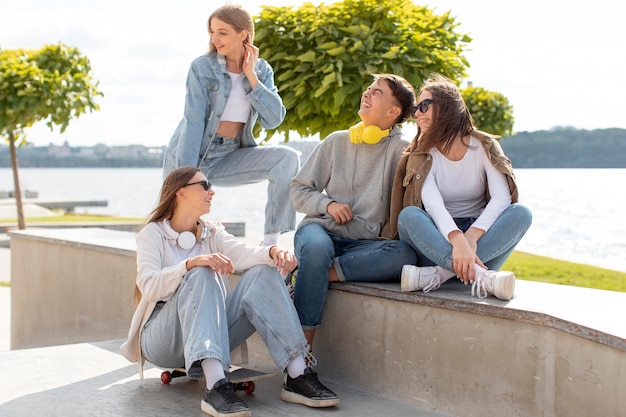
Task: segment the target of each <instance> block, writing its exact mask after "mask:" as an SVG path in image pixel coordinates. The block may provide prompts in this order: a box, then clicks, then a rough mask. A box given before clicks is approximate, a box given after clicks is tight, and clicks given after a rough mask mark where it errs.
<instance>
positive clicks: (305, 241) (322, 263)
mask: <svg viewBox="0 0 626 417" xmlns="http://www.w3.org/2000/svg"><path fill="white" fill-rule="evenodd" d="M373 77H374V82H373V83H372V84H371V85H370V86H368V87H367V89H366V90H365V91H364V92H363V94H362V96H361V105H360V108H359V112H358V114H359V117H360V118H361V122H360V123H358V124H357V125H355V126H352V127H351V128H350V129H349V130H339V131H336V132H334V133H331V134H330V135H328V136H327V137H326V138H325V139H324V140H323V141H322V142H320V144H319V145H318V146H317V148H316V149H315V150H314V151H313V153H312V154H311V156H309V158H308V159H307V161H306V163H305V164H304V166H303V167H302V169H301V170H300V172H299V173H298V174H296V176H295V177H294V178H293V180H292V182H291V201H292V203H293V206H294V208H295V209H296V211H298V212H302V213H304V214H306V216H305V218H304V219H303V220H302V222H301V223H300V224H299V225H298V228H297V230H296V234H295V237H294V248H295V254H296V257H297V259H298V272H297V280H296V285H295V292H294V303H295V306H296V310H297V311H298V315H299V317H300V323H301V324H302V328H303V330H304V334H305V337H306V339H307V342H308V343H309V345H310V346H309V349H311V346H312V344H313V338H314V335H315V329H316V328H317V327H318V326H319V325H320V324H321V320H322V314H323V311H324V305H325V303H326V293H327V290H328V282H329V281H331V282H332V281H361V282H368V281H369V282H371V281H376V282H381V281H391V280H399V277H400V273H401V272H402V266H403V265H414V264H415V263H416V261H417V256H416V254H415V252H414V251H413V249H412V248H411V247H410V246H409V245H407V244H405V243H404V242H402V241H400V240H382V239H380V235H381V230H382V228H383V226H384V225H385V223H386V222H387V221H388V220H389V207H390V198H391V186H392V183H393V179H394V175H395V172H396V167H397V165H398V161H399V159H400V154H401V153H402V150H403V148H404V147H405V146H406V145H408V142H407V141H406V140H404V139H403V138H402V131H401V129H400V127H399V126H398V124H399V123H402V122H404V121H406V120H407V119H408V118H409V117H410V116H412V114H413V112H414V107H415V90H414V89H413V87H412V86H411V85H410V84H409V83H408V82H407V81H406V80H405V79H404V78H402V77H400V76H397V75H393V74H374V75H373Z"/></svg>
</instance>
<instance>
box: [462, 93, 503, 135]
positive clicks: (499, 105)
mask: <svg viewBox="0 0 626 417" xmlns="http://www.w3.org/2000/svg"><path fill="white" fill-rule="evenodd" d="M461 95H462V96H463V100H465V104H467V107H468V108H469V110H470V113H471V114H472V117H473V118H474V124H475V125H476V127H477V128H478V129H480V130H484V131H485V132H489V133H493V134H496V135H500V136H508V135H511V134H512V132H513V122H514V120H513V107H512V106H511V105H510V104H509V100H508V99H507V98H506V97H504V96H503V95H502V94H500V93H497V92H493V91H488V90H485V89H483V88H479V87H467V88H464V89H462V90H461Z"/></svg>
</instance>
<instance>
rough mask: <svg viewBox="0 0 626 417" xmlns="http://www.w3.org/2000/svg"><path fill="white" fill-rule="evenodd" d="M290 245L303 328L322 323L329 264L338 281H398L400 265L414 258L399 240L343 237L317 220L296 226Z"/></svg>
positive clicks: (296, 301) (414, 259)
mask: <svg viewBox="0 0 626 417" xmlns="http://www.w3.org/2000/svg"><path fill="white" fill-rule="evenodd" d="M294 248H295V254H296V257H297V258H298V276H297V278H296V288H295V294H294V303H295V305H296V310H297V311H298V316H299V317H300V323H302V328H303V329H305V330H312V329H315V328H316V327H318V326H319V325H320V324H321V322H322V314H323V312H324V305H325V304H326V294H327V292H328V270H329V269H330V267H331V266H332V267H334V268H335V271H336V272H337V276H338V277H339V279H340V280H341V281H352V282H381V281H392V280H398V279H399V278H400V274H401V272H402V266H403V265H405V264H415V261H416V255H415V252H414V251H413V249H411V247H410V246H409V245H407V244H406V243H404V242H401V241H399V240H364V239H363V240H355V239H346V238H342V237H339V236H335V235H331V234H329V233H328V232H327V231H326V229H324V227H323V226H321V225H319V224H317V223H307V224H305V225H304V226H301V227H299V228H298V230H297V231H296V233H295V236H294Z"/></svg>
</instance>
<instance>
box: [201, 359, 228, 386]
mask: <svg viewBox="0 0 626 417" xmlns="http://www.w3.org/2000/svg"><path fill="white" fill-rule="evenodd" d="M200 365H202V372H204V379H205V381H206V388H207V389H208V390H211V389H213V386H214V385H215V383H216V382H217V381H219V380H220V379H222V378H226V374H224V368H223V367H222V361H220V360H219V359H215V358H207V359H203V360H202V362H200Z"/></svg>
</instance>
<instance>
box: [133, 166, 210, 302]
mask: <svg viewBox="0 0 626 417" xmlns="http://www.w3.org/2000/svg"><path fill="white" fill-rule="evenodd" d="M198 172H201V171H200V170H199V169H198V168H195V167H191V166H187V167H181V168H177V169H175V170H173V171H172V172H170V173H169V174H168V175H167V177H165V180H163V185H162V186H161V193H160V194H159V204H157V206H156V208H155V209H154V210H152V213H150V217H149V219H148V222H147V223H146V224H148V223H152V222H159V221H162V220H165V219H171V218H172V216H173V215H174V210H175V209H176V192H177V191H178V190H180V189H181V188H182V187H183V186H184V185H185V184H187V183H188V182H189V181H190V180H191V179H192V178H193V177H194V176H195V175H196V174H197V173H198ZM144 227H145V224H144ZM140 300H141V291H140V290H139V287H137V285H135V293H134V295H133V305H134V306H137V304H139V301H140Z"/></svg>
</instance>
